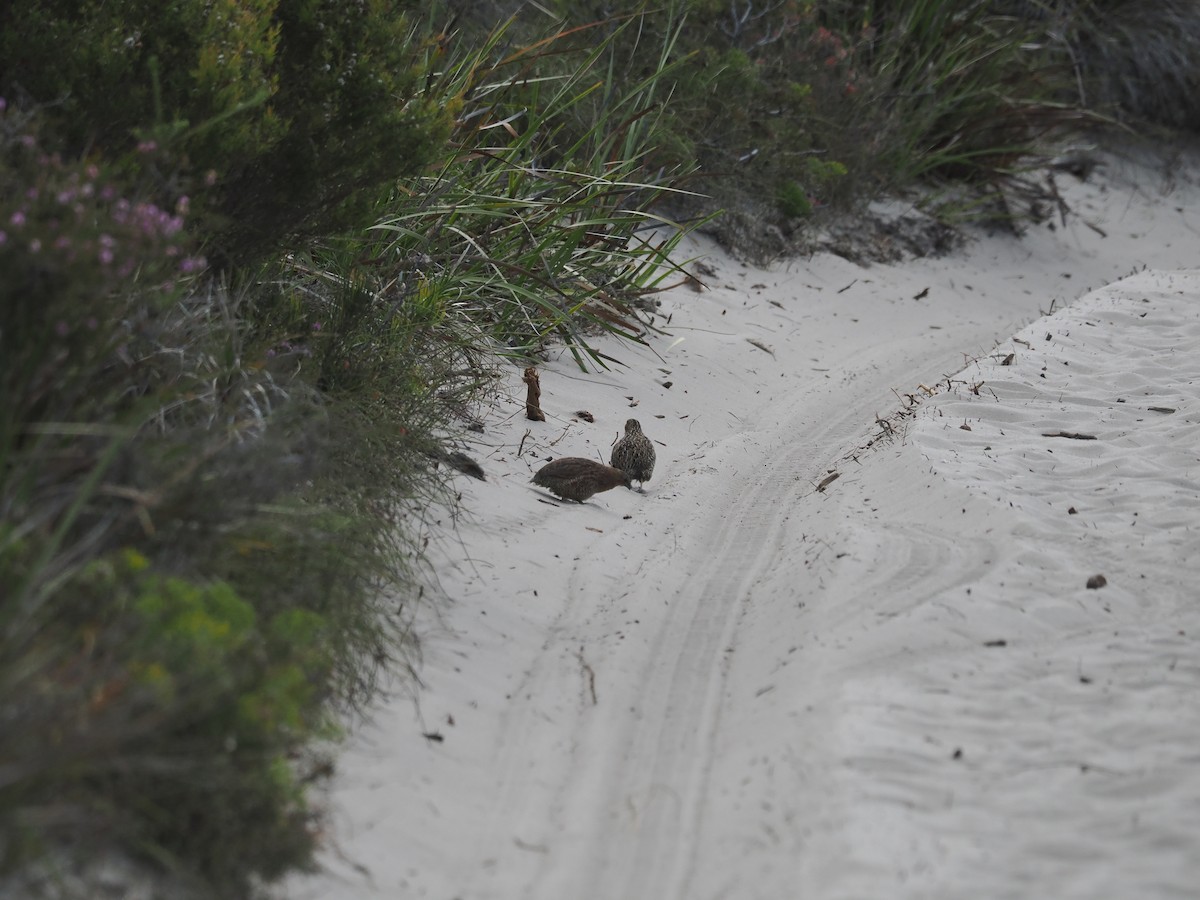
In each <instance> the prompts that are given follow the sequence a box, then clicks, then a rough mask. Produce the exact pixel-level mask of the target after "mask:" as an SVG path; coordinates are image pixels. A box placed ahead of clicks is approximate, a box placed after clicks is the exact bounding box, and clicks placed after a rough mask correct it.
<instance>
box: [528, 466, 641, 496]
mask: <svg viewBox="0 0 1200 900" xmlns="http://www.w3.org/2000/svg"><path fill="white" fill-rule="evenodd" d="M531 480H532V481H533V483H534V484H536V485H537V486H538V487H544V488H545V489H546V490H548V491H550V493H552V494H556V495H557V496H559V497H562V498H563V499H564V500H574V501H575V502H576V503H582V502H583V501H584V500H587V499H588V498H589V497H591V496H592V495H593V494H599V493H601V492H602V491H608V490H611V489H612V488H615V487H618V486H620V485H624V486H625V487H631V484H630V481H629V475H627V474H626V473H625V472H622V471H621V470H620V469H614V468H612V467H611V466H606V465H604V463H601V462H595V461H594V460H590V459H584V458H583V457H581V456H564V457H562V458H561V459H556V460H554V462H550V463H546V465H544V466H542V467H541V468H540V469H538V470H537V473H536V474H535V475H534V476H533V478H532V479H531Z"/></svg>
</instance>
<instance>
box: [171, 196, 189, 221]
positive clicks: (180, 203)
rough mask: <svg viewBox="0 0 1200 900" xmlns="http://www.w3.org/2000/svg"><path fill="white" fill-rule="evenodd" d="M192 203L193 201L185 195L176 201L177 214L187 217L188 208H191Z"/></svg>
mask: <svg viewBox="0 0 1200 900" xmlns="http://www.w3.org/2000/svg"><path fill="white" fill-rule="evenodd" d="M191 203H192V201H191V200H189V199H188V196H187V194H184V195H183V196H182V197H180V198H179V199H178V200H176V201H175V212H177V213H179V215H181V216H186V215H187V213H188V207H189V206H191Z"/></svg>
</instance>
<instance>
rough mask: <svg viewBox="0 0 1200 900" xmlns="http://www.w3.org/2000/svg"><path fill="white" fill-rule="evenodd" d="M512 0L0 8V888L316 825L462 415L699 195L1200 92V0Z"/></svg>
mask: <svg viewBox="0 0 1200 900" xmlns="http://www.w3.org/2000/svg"><path fill="white" fill-rule="evenodd" d="M518 5H519V4H516V3H512V4H507V3H506V2H504V0H495V2H492V3H489V4H481V3H467V2H465V0H447V2H444V3H438V4H434V3H428V2H427V3H416V2H403V0H362V2H359V3H355V4H345V3H339V2H335V0H240V2H234V0H218V2H212V0H180V2H176V3H171V4H166V5H163V4H158V3H151V2H149V0H122V2H119V3H113V2H107V3H101V2H88V3H83V4H79V3H67V2H63V0H15V2H13V3H10V4H7V5H6V6H5V7H4V8H3V9H0V98H2V99H0V360H2V361H3V364H2V366H0V591H2V593H0V722H2V723H3V727H2V728H0V893H6V892H12V893H14V894H20V895H31V896H36V895H37V894H38V892H47V891H51V890H59V889H60V888H64V886H69V885H71V884H75V883H76V882H77V880H78V878H79V877H84V878H85V879H86V875H83V876H80V875H79V873H80V872H84V873H85V872H86V862H87V860H90V859H110V858H112V857H113V855H114V854H118V855H120V856H123V857H126V858H129V859H134V860H136V861H138V863H139V864H140V865H145V866H150V867H152V868H153V869H154V870H155V871H158V872H164V873H167V875H168V876H169V877H170V878H171V879H173V880H174V882H173V883H174V885H175V889H173V893H174V894H176V895H178V894H179V893H180V891H184V890H186V891H187V892H189V893H194V894H195V895H196V896H219V897H239V896H250V895H253V894H254V893H256V892H257V891H258V890H259V889H260V888H261V887H262V886H263V885H265V884H267V883H269V882H270V881H271V880H273V879H275V878H277V877H279V876H281V875H283V874H285V873H287V872H289V871H293V870H295V869H299V868H303V867H305V866H307V865H309V864H310V863H311V857H312V853H313V849H314V847H315V844H316V841H317V836H318V834H319V826H320V822H319V816H318V813H317V812H316V811H315V810H314V809H313V806H312V804H311V801H310V800H309V799H308V796H307V791H308V789H309V786H310V785H311V784H312V783H313V782H314V781H315V780H317V779H319V778H320V777H321V775H322V773H325V772H327V771H329V769H330V768H331V766H332V758H331V757H330V756H329V753H330V752H331V751H330V750H329V749H328V748H329V747H330V746H332V744H333V742H334V740H335V739H336V738H337V736H338V734H339V731H340V728H339V723H340V722H341V721H342V720H343V716H344V714H345V713H346V712H347V711H348V710H353V709H362V708H364V707H365V706H366V705H367V704H368V703H369V702H370V701H371V699H372V698H373V697H374V696H376V692H377V690H378V686H379V685H380V683H381V682H382V680H383V679H384V678H386V677H390V676H393V675H398V674H402V672H403V670H404V666H405V665H406V664H407V662H406V661H407V660H408V659H409V658H410V657H411V654H412V653H413V651H414V647H415V644H414V641H415V638H414V636H413V635H412V634H411V633H410V631H411V629H410V621H411V612H412V609H413V606H414V604H415V603H417V602H418V600H419V598H421V597H422V596H423V583H424V580H423V578H422V566H423V562H422V557H421V552H420V550H421V547H422V543H423V540H424V538H425V535H424V534H423V532H422V528H423V526H422V524H421V523H422V522H423V521H425V512H426V511H427V510H428V509H429V508H431V507H433V506H435V505H448V504H452V503H453V502H454V496H455V490H454V486H453V479H454V478H457V477H460V476H459V475H457V474H456V473H455V472H454V471H453V469H452V468H451V467H449V466H447V465H444V464H443V463H444V462H445V461H446V460H448V459H450V458H451V457H450V455H449V449H448V448H449V447H450V446H451V445H452V444H453V443H454V441H455V439H456V435H457V433H458V430H459V427H460V425H461V420H462V419H463V418H464V417H465V416H469V413H470V410H471V408H472V404H473V403H474V402H476V401H477V400H479V399H480V398H481V397H482V396H483V395H484V393H485V392H486V391H487V390H488V389H489V386H490V384H491V383H492V376H493V370H494V368H495V367H496V366H497V365H499V364H501V362H500V361H502V360H505V359H512V360H519V361H526V360H527V359H529V358H531V357H533V358H535V357H536V356H537V355H538V354H539V353H540V352H541V350H542V349H543V347H544V346H545V345H546V343H547V342H549V341H560V342H563V343H565V344H566V345H567V346H568V347H570V349H571V350H572V352H573V353H574V354H575V358H576V360H577V361H578V362H579V364H580V365H581V366H583V367H597V366H598V367H603V366H607V365H611V364H613V362H614V360H613V358H612V356H611V355H608V354H607V353H606V352H602V351H601V350H600V349H599V347H598V345H597V342H596V341H595V340H594V336H595V335H596V334H598V333H601V332H607V333H609V334H613V335H617V336H619V337H621V338H623V339H625V340H629V341H637V340H643V339H645V338H644V335H645V333H646V331H647V326H646V324H645V323H644V321H643V317H642V307H643V305H644V303H645V298H646V297H647V295H649V294H651V293H652V292H653V291H655V290H657V289H659V288H660V287H661V286H662V285H663V283H664V282H665V281H666V280H667V279H670V278H671V277H672V276H673V270H672V267H671V263H670V261H669V254H670V252H671V251H672V249H673V247H674V246H675V242H676V241H677V240H678V238H679V236H680V233H681V232H680V230H679V229H678V228H677V227H674V223H675V222H677V221H686V222H687V223H688V225H689V226H691V227H694V226H695V225H697V224H698V223H701V222H704V221H706V220H707V218H708V217H710V216H712V215H714V214H715V212H716V209H717V207H718V206H729V207H733V208H749V209H752V210H754V211H755V214H756V215H759V214H761V216H760V218H761V222H760V226H761V227H772V228H775V229H777V230H780V231H787V232H795V231H800V230H802V229H804V228H807V227H811V226H812V225H813V224H814V223H819V222H820V221H821V220H822V217H824V216H826V215H828V214H830V213H844V212H846V211H853V210H854V209H856V208H857V207H858V205H859V204H861V203H862V201H863V200H865V199H869V198H870V197H872V196H875V195H876V194H877V193H878V192H881V191H888V190H901V189H910V188H913V187H914V186H917V185H921V186H923V189H925V190H928V188H929V186H930V185H935V184H936V185H945V184H947V183H953V184H954V185H956V186H957V191H958V192H959V194H960V196H961V195H962V194H966V195H969V196H975V197H980V198H983V206H985V207H986V205H987V201H988V198H990V197H994V196H996V195H999V194H1002V193H1003V192H1004V191H1005V190H1006V186H1007V185H1009V184H1011V183H1012V182H1013V180H1014V179H1020V178H1021V177H1023V174H1024V173H1025V171H1026V170H1027V169H1028V167H1029V166H1030V164H1031V162H1032V161H1034V160H1036V159H1037V158H1038V156H1039V154H1041V153H1043V152H1045V151H1046V149H1047V147H1048V144H1047V141H1048V140H1051V139H1053V138H1054V137H1055V136H1056V135H1058V134H1061V133H1064V130H1065V129H1071V128H1074V127H1078V126H1079V124H1080V123H1081V122H1085V121H1086V122H1097V121H1102V120H1107V121H1134V120H1136V121H1139V122H1140V121H1150V122H1154V123H1157V124H1160V125H1164V126H1174V127H1185V128H1192V129H1195V128H1196V127H1197V123H1198V122H1200V116H1198V115H1197V108H1196V105H1195V104H1196V102H1197V101H1196V99H1195V98H1196V97H1197V96H1200V95H1198V94H1197V91H1196V86H1197V78H1198V77H1200V76H1198V74H1197V73H1200V60H1198V59H1197V57H1196V52H1195V47H1194V46H1192V45H1191V44H1189V43H1188V42H1187V41H1186V40H1184V39H1183V37H1182V36H1183V35H1186V34H1194V33H1195V30H1196V25H1197V23H1196V22H1195V21H1194V20H1195V17H1196V13H1195V11H1194V9H1193V4H1190V3H1185V2H1183V0H1159V2H1158V3H1157V4H1152V6H1151V8H1150V10H1149V12H1146V11H1145V4H1140V3H1139V4H1134V3H1132V2H1125V0H1044V2H1033V0H1006V2H971V3H959V2H949V0H895V2H882V0H876V2H868V0H822V2H816V0H813V2H798V0H771V2H763V3H755V2H752V0H735V2H733V3H729V2H726V0H668V2H665V3H664V4H662V5H660V6H654V7H648V6H646V5H644V4H643V3H641V2H637V0H622V2H616V3H605V4H589V3H565V2H563V3H559V4H557V6H556V5H555V4H554V3H547V4H543V5H541V6H530V7H528V8H526V9H524V10H523V11H522V12H521V14H519V15H510V13H512V12H513V10H515V8H516V7H517V6H518ZM508 6H511V7H512V8H513V9H508V8H506V7H508ZM451 23H454V24H453V27H451ZM1005 214H1007V215H1011V214H1013V211H1012V210H1011V208H1008V207H1006V208H1005ZM72 879H76V881H72ZM64 889H65V888H64ZM83 892H84V893H85V894H86V890H84V891H83ZM60 893H61V891H60Z"/></svg>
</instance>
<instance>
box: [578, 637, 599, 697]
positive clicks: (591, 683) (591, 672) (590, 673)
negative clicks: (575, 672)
mask: <svg viewBox="0 0 1200 900" xmlns="http://www.w3.org/2000/svg"><path fill="white" fill-rule="evenodd" d="M575 655H576V656H578V657H579V665H581V666H583V671H584V674H586V675H587V680H588V691H590V692H591V695H592V706H595V705H596V704H597V703H598V702H599V701H597V700H596V670H595V669H593V668H592V667H591V666H589V665H588V662H587V660H586V659H584V658H583V648H582V647H580V648H579V652H578V653H577V654H575Z"/></svg>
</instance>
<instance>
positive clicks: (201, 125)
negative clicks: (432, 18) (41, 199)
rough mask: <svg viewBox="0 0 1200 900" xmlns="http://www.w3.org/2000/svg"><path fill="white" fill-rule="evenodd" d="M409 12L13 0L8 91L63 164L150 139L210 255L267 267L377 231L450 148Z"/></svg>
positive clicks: (294, 0) (155, 163) (4, 29)
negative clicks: (294, 252)
mask: <svg viewBox="0 0 1200 900" xmlns="http://www.w3.org/2000/svg"><path fill="white" fill-rule="evenodd" d="M404 5H405V4H403V3H401V2H399V0H364V2H361V3H355V4H350V5H346V4H343V3H339V2H336V0H254V2H249V3H234V2H231V0H219V2H209V0H181V2H178V3H170V4H167V5H165V6H164V5H163V4H161V3H157V2H153V0H129V2H123V3H119V4H118V3H95V4H86V5H84V6H83V7H82V8H81V7H80V5H79V4H77V3H74V2H68V0H16V2H13V3H10V4H6V7H5V12H3V13H0V92H3V93H5V96H8V97H9V98H10V100H12V99H13V98H14V97H15V98H16V99H19V100H21V102H22V103H23V104H25V105H28V104H29V103H33V104H42V105H47V106H48V111H47V115H49V116H51V117H52V119H53V123H54V130H55V133H56V134H57V135H58V136H59V137H60V142H61V147H60V148H59V149H61V150H62V152H64V153H65V154H67V155H76V154H79V153H81V152H83V151H85V150H89V149H90V152H92V153H95V154H98V155H100V156H102V157H104V158H107V159H110V160H113V159H120V158H124V157H125V155H126V154H127V152H128V151H129V150H131V149H133V148H135V147H140V148H141V149H142V151H143V154H144V155H145V156H146V157H148V158H146V159H144V160H142V163H143V165H141V166H140V169H141V171H142V173H143V174H146V173H157V178H156V182H157V183H156V184H155V189H156V192H157V196H158V198H159V199H158V202H159V203H160V205H161V204H162V203H166V204H167V205H173V204H174V202H175V201H176V198H177V197H178V196H179V195H180V194H181V193H189V194H190V195H191V197H192V200H193V202H194V203H195V204H196V206H197V210H196V211H197V213H202V216H200V218H201V220H202V221H203V224H204V234H205V237H206V243H208V245H209V255H210V257H212V258H214V259H215V260H216V261H218V262H220V263H221V264H222V265H228V264H230V263H253V262H255V261H257V260H259V259H261V258H263V257H265V256H268V255H270V254H272V253H275V252H277V251H278V250H279V249H280V248H281V246H282V245H283V243H284V242H286V241H288V240H293V241H294V240H307V239H311V238H313V237H316V236H318V235H322V234H329V233H335V232H337V231H340V230H346V229H352V228H355V227H360V226H363V225H366V224H369V218H370V216H371V213H372V206H371V204H372V203H373V201H374V197H375V195H376V194H377V192H378V191H380V190H382V189H385V188H386V187H387V186H389V185H390V184H392V183H393V182H394V180H395V179H396V178H398V177H402V176H407V175H412V174H414V173H415V172H418V171H420V169H421V168H422V167H423V166H424V165H425V164H426V163H427V162H428V161H429V160H430V159H431V158H432V156H433V154H434V153H435V151H436V150H437V148H438V147H440V145H441V144H442V142H443V141H444V140H445V137H446V134H447V130H448V123H449V114H448V111H447V110H443V109H441V108H439V107H437V106H436V105H434V104H431V103H430V102H428V101H427V99H426V98H425V97H424V96H423V94H422V89H423V82H424V79H425V78H426V77H427V73H426V71H424V70H423V69H422V68H421V67H420V66H419V65H416V64H415V62H416V61H417V60H420V59H423V58H424V57H423V55H422V53H421V48H420V47H419V46H417V45H416V43H415V40H414V38H413V34H412V26H411V25H410V23H409V21H408V19H407V18H406V16H405V14H404ZM18 87H19V89H20V90H19V91H17V89H18ZM14 92H16V93H14Z"/></svg>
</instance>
